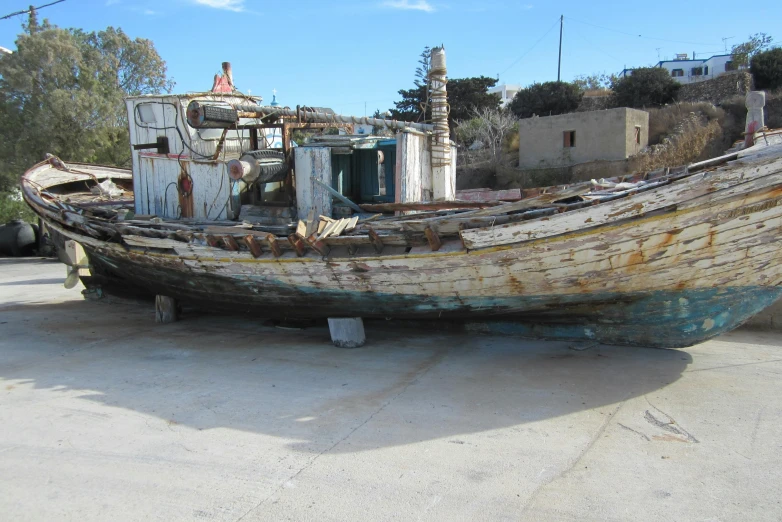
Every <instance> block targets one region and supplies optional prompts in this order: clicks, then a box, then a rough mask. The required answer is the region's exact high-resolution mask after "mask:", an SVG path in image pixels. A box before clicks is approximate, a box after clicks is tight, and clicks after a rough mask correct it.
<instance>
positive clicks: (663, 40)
mask: <svg viewBox="0 0 782 522" xmlns="http://www.w3.org/2000/svg"><path fill="white" fill-rule="evenodd" d="M568 20H572V21H574V22H578V23H580V24H584V25H591V26H592V27H597V28H598V29H603V30H604V31H611V32H614V33H619V34H624V35H626V36H633V37H638V38H644V39H646V40H657V41H660V42H671V43H680V44H687V45H713V42H712V43H703V42H685V41H682V40H668V39H667V38H655V37H654V36H644V35H642V34H632V33H628V32H625V31H620V30H618V29H612V28H610V27H603V26H602V25H597V24H593V23H590V22H584V21H583V20H576V19H575V18H571V17H569V16H568Z"/></svg>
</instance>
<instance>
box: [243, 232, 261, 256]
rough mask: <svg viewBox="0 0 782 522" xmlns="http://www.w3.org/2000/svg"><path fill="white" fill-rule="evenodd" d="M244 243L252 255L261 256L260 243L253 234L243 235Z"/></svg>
mask: <svg viewBox="0 0 782 522" xmlns="http://www.w3.org/2000/svg"><path fill="white" fill-rule="evenodd" d="M244 244H245V245H247V249H248V250H249V251H250V253H251V254H252V255H253V257H261V256H262V255H263V249H262V248H261V244H260V243H258V241H257V240H256V239H255V236H254V235H252V234H248V235H246V236H244Z"/></svg>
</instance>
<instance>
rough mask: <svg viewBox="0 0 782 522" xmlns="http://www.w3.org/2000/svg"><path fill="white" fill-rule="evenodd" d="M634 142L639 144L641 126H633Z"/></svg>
mask: <svg viewBox="0 0 782 522" xmlns="http://www.w3.org/2000/svg"><path fill="white" fill-rule="evenodd" d="M635 142H636V143H637V144H639V145H640V144H641V127H640V126H638V125H636V126H635Z"/></svg>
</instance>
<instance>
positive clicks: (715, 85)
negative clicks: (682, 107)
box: [677, 71, 752, 105]
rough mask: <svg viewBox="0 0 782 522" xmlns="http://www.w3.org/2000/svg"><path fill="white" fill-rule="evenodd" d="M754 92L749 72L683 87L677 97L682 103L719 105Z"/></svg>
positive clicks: (727, 74) (736, 73)
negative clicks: (737, 96)
mask: <svg viewBox="0 0 782 522" xmlns="http://www.w3.org/2000/svg"><path fill="white" fill-rule="evenodd" d="M751 90H752V75H751V74H749V73H748V72H747V71H737V72H731V73H725V74H723V75H721V76H717V77H716V78H713V79H711V80H704V81H702V82H697V83H689V84H686V85H682V87H681V89H680V90H679V95H678V97H677V99H678V101H680V102H698V101H705V102H711V103H713V104H715V105H718V104H719V103H720V102H722V101H724V100H727V99H729V98H732V97H733V96H736V95H737V94H738V95H745V94H747V93H748V92H749V91H751Z"/></svg>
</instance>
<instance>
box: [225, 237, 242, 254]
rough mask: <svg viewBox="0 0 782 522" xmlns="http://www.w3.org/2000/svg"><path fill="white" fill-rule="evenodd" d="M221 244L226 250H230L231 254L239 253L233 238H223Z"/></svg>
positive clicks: (237, 244) (237, 245)
mask: <svg viewBox="0 0 782 522" xmlns="http://www.w3.org/2000/svg"><path fill="white" fill-rule="evenodd" d="M223 244H224V245H225V248H226V250H230V251H232V252H238V251H239V243H237V242H236V240H235V239H234V237H233V236H229V235H225V236H223Z"/></svg>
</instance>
